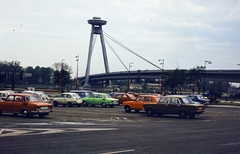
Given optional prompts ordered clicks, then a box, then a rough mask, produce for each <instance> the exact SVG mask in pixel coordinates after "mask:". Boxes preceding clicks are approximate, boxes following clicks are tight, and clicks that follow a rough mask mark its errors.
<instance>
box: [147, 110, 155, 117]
mask: <svg viewBox="0 0 240 154" xmlns="http://www.w3.org/2000/svg"><path fill="white" fill-rule="evenodd" d="M146 113H147V116H151V117H152V116H153V115H154V112H153V109H147V110H146Z"/></svg>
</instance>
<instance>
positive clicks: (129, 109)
mask: <svg viewBox="0 0 240 154" xmlns="http://www.w3.org/2000/svg"><path fill="white" fill-rule="evenodd" d="M124 109H125V112H128V113H129V112H131V110H132V109H131V108H130V106H128V105H127V106H125V107H124Z"/></svg>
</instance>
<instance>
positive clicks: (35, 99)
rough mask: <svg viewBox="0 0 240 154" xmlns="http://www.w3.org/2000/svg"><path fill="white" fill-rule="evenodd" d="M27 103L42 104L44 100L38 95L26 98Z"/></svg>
mask: <svg viewBox="0 0 240 154" xmlns="http://www.w3.org/2000/svg"><path fill="white" fill-rule="evenodd" d="M25 101H26V102H42V99H41V98H40V97H39V96H38V95H32V96H26V97H25Z"/></svg>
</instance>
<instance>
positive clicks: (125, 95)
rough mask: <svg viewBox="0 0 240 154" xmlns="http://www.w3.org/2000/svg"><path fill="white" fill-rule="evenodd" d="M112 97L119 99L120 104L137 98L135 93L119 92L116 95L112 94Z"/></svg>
mask: <svg viewBox="0 0 240 154" xmlns="http://www.w3.org/2000/svg"><path fill="white" fill-rule="evenodd" d="M112 98H115V99H118V103H119V104H122V103H123V102H125V101H134V100H136V97H135V96H134V95H133V94H128V93H117V94H116V95H115V96H112Z"/></svg>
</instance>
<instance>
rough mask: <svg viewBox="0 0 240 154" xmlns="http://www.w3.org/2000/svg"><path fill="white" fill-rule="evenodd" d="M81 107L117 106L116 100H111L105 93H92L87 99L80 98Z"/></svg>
mask: <svg viewBox="0 0 240 154" xmlns="http://www.w3.org/2000/svg"><path fill="white" fill-rule="evenodd" d="M82 100H83V106H88V105H91V106H95V105H101V106H102V107H108V106H109V107H111V108H112V107H114V106H116V105H118V99H114V98H112V97H111V96H110V95H109V94H106V93H92V94H91V95H90V96H89V97H85V98H82Z"/></svg>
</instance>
